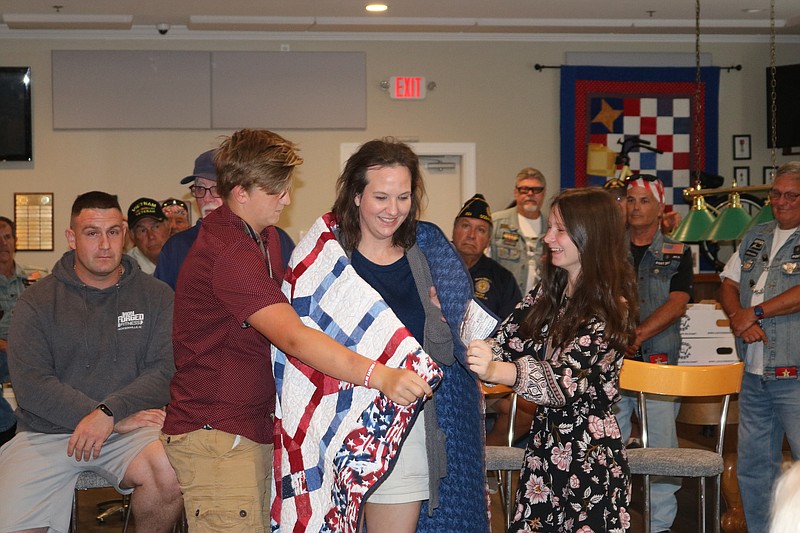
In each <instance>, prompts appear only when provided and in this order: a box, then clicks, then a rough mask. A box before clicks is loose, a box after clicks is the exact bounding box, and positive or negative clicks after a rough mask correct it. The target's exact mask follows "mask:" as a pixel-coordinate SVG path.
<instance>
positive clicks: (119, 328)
mask: <svg viewBox="0 0 800 533" xmlns="http://www.w3.org/2000/svg"><path fill="white" fill-rule="evenodd" d="M125 231H126V229H125V222H124V219H123V217H122V210H121V209H120V206H119V202H118V201H117V198H116V197H115V196H111V195H109V194H106V193H103V192H98V191H93V192H88V193H85V194H82V195H80V196H78V198H77V199H76V200H75V203H74V204H73V206H72V215H71V220H70V228H69V229H67V231H66V236H67V241H68V242H69V246H70V248H71V251H68V252H67V253H65V254H64V255H63V256H62V258H61V259H60V260H59V262H58V263H56V265H55V266H54V267H53V274H52V275H50V276H47V277H46V278H43V279H42V280H41V281H39V282H37V283H36V284H35V285H33V286H32V287H30V288H28V289H27V290H26V291H25V292H24V293H23V295H22V296H21V297H20V298H19V300H18V301H17V306H16V308H15V311H14V320H13V322H12V324H11V331H10V334H9V339H8V345H9V352H8V356H9V366H10V369H11V378H12V379H13V381H14V391H15V393H16V398H17V402H18V404H19V409H18V410H17V423H18V432H17V434H16V436H15V437H14V438H13V439H12V440H11V441H10V442H8V443H7V444H6V445H5V446H4V447H3V448H2V449H0V472H2V475H0V494H2V497H0V531H3V532H17V531H42V532H44V531H46V530H47V529H48V528H50V529H51V530H55V531H67V528H68V527H69V520H70V511H71V508H72V506H71V502H72V498H73V492H74V487H75V482H76V481H77V479H78V475H79V474H80V473H81V472H83V471H86V470H92V471H94V472H97V473H98V474H100V475H101V476H103V477H104V478H106V479H107V480H108V481H109V482H110V483H111V484H112V485H113V486H114V487H115V488H116V489H117V490H118V491H119V492H121V493H124V494H130V493H131V492H132V493H133V495H132V499H131V509H132V511H133V514H134V517H135V518H136V523H137V528H139V529H141V530H142V531H148V532H156V533H158V532H167V531H171V529H172V526H173V525H174V524H175V522H176V521H177V519H178V518H179V516H180V511H181V493H180V488H179V486H178V481H177V479H176V477H175V472H174V471H173V470H172V467H171V466H170V464H169V462H168V460H167V458H166V455H165V454H164V449H163V447H162V445H161V442H159V440H158V435H159V431H160V429H161V425H162V423H163V421H164V416H165V415H164V411H163V410H162V409H161V407H162V406H164V405H165V404H166V403H167V402H168V401H169V381H170V378H171V377H172V374H173V373H174V371H175V365H174V362H173V357H172V336H171V331H172V301H173V297H172V291H170V290H169V287H167V286H166V285H165V284H163V283H161V282H160V281H158V280H155V279H153V278H152V277H151V276H148V275H145V274H143V273H142V272H141V270H140V269H139V268H138V267H137V266H136V264H135V262H134V261H133V260H132V259H131V258H129V257H127V256H124V255H123V254H122V246H123V242H124V240H125Z"/></svg>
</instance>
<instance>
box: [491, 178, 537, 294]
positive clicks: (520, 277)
mask: <svg viewBox="0 0 800 533" xmlns="http://www.w3.org/2000/svg"><path fill="white" fill-rule="evenodd" d="M546 186H547V182H546V181H545V179H544V175H543V174H542V173H541V172H540V171H538V170H536V169H535V168H530V167H528V168H523V169H522V170H520V171H519V172H518V173H517V178H516V180H515V183H514V201H515V202H516V206H515V207H511V208H509V209H505V210H503V211H498V212H496V213H495V214H494V216H492V220H493V221H494V228H493V231H492V240H491V255H492V258H493V259H495V260H496V261H497V262H498V263H500V264H501V265H503V266H504V267H505V268H507V269H508V270H510V271H511V273H512V274H514V278H515V279H516V280H517V285H519V289H520V292H522V294H525V293H527V292H528V291H529V290H531V289H532V288H533V287H534V286H535V285H536V283H538V281H539V261H540V260H541V257H542V251H543V250H544V244H543V242H544V241H542V240H541V239H540V238H539V237H540V236H542V235H544V232H545V231H546V230H547V227H546V226H547V216H543V213H542V206H543V204H544V195H545V188H546Z"/></svg>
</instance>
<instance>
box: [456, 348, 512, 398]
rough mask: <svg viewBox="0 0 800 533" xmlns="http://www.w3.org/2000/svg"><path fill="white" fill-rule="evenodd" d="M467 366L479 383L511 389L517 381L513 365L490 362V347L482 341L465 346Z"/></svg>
mask: <svg viewBox="0 0 800 533" xmlns="http://www.w3.org/2000/svg"><path fill="white" fill-rule="evenodd" d="M467 364H468V365H469V369H470V370H472V371H473V372H475V374H476V375H477V376H478V378H479V379H480V380H481V381H486V382H488V383H499V384H501V385H508V386H509V387H511V386H513V385H514V382H515V381H516V380H517V367H516V366H515V365H514V363H506V362H504V361H492V347H491V346H490V345H489V343H488V342H486V341H484V340H480V339H475V340H474V341H470V343H469V344H468V345H467Z"/></svg>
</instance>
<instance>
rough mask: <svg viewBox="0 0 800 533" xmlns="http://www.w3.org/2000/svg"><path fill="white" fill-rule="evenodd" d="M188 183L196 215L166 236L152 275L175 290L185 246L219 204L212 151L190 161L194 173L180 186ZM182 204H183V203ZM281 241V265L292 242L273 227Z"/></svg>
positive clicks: (191, 240) (292, 248)
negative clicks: (187, 224)
mask: <svg viewBox="0 0 800 533" xmlns="http://www.w3.org/2000/svg"><path fill="white" fill-rule="evenodd" d="M188 183H191V185H190V186H189V191H190V192H191V193H192V196H194V199H195V201H196V202H197V209H198V210H199V211H200V218H199V219H198V220H197V223H196V224H195V225H194V226H192V227H191V228H189V229H187V230H185V231H181V232H178V233H176V234H175V235H173V236H172V237H170V239H169V240H168V241H167V243H166V244H165V245H164V247H163V248H162V250H161V256H160V257H159V259H158V265H157V266H156V270H155V273H154V274H153V275H154V276H155V277H156V278H158V279H160V280H161V281H163V282H165V283H166V284H167V285H169V286H170V287H172V290H175V284H176V283H177V281H178V272H180V270H181V265H182V264H183V260H184V259H185V258H186V254H188V253H189V249H190V248H191V247H192V244H194V241H195V240H196V239H197V234H198V233H199V232H200V224H201V222H202V221H203V217H205V216H206V215H208V214H209V213H211V212H212V211H214V210H215V209H217V208H218V207H219V206H221V205H222V202H223V201H222V196H221V195H220V194H219V192H217V169H216V168H215V167H214V150H208V151H206V152H203V153H202V154H200V155H199V156H197V159H195V160H194V172H193V173H192V174H191V175H189V176H186V177H185V178H183V179H181V185H186V184H188ZM184 205H185V204H184ZM275 229H277V230H278V236H279V237H280V242H281V254H282V259H283V264H284V266H285V265H287V264H288V263H289V257H290V256H291V255H292V250H294V242H293V241H292V239H291V237H289V235H287V234H286V232H285V231H283V230H282V229H280V228H278V227H276V228H275Z"/></svg>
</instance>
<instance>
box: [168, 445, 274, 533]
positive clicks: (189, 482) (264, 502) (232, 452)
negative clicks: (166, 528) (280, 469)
mask: <svg viewBox="0 0 800 533" xmlns="http://www.w3.org/2000/svg"><path fill="white" fill-rule="evenodd" d="M161 442H162V443H163V444H164V450H165V451H166V452H167V457H168V458H169V462H170V463H171V464H172V467H173V468H174V469H175V473H176V474H177V476H178V482H179V483H180V485H181V490H182V491H183V505H184V507H185V509H186V520H187V521H188V523H189V531H191V532H192V533H205V532H231V531H242V532H245V531H246V532H258V533H265V532H268V531H269V505H270V484H271V482H272V450H273V446H272V444H259V443H257V442H253V441H251V440H250V439H247V438H245V437H240V436H238V435H231V434H230V433H225V432H224V431H218V430H215V429H209V430H206V429H198V430H197V431H192V432H190V433H184V434H182V435H166V434H164V433H162V434H161Z"/></svg>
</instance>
